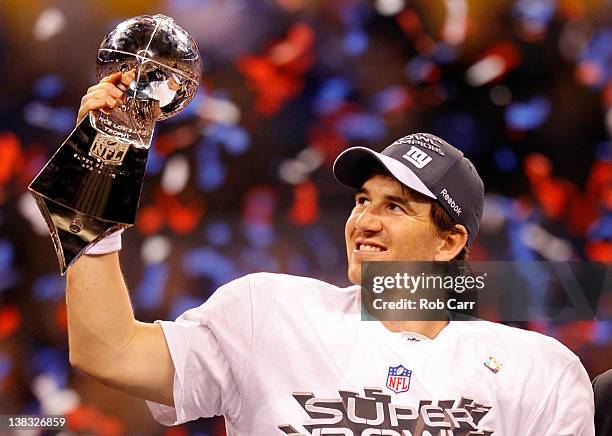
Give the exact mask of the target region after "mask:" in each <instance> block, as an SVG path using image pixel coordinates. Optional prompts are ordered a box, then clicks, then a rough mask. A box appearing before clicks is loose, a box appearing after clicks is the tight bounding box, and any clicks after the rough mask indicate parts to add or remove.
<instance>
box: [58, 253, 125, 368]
mask: <svg viewBox="0 0 612 436" xmlns="http://www.w3.org/2000/svg"><path fill="white" fill-rule="evenodd" d="M66 301H67V306H68V341H69V347H70V362H71V363H72V364H73V365H74V366H76V367H78V368H80V369H81V370H83V371H84V372H87V373H89V374H91V375H94V376H96V377H100V378H102V379H104V378H107V377H109V376H110V375H111V374H108V372H109V371H112V370H113V368H116V366H117V364H119V363H120V362H121V359H122V357H123V356H124V354H125V353H124V352H125V350H126V348H127V346H128V344H129V343H130V340H131V339H132V336H133V335H134V333H135V327H136V321H135V319H134V313H133V311H132V306H131V304H130V298H129V294H128V290H127V288H126V286H125V282H124V280H123V276H122V274H121V269H120V267H119V256H118V253H111V254H106V255H101V256H87V255H85V256H82V257H81V258H80V259H79V260H77V261H76V262H75V263H74V265H73V266H71V267H70V269H69V270H68V280H67V290H66ZM108 363H113V365H108Z"/></svg>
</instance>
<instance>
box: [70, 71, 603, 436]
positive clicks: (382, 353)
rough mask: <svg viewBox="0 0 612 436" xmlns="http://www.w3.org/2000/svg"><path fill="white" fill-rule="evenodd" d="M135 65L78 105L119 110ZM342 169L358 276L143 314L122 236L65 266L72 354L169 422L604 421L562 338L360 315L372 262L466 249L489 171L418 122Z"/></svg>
mask: <svg viewBox="0 0 612 436" xmlns="http://www.w3.org/2000/svg"><path fill="white" fill-rule="evenodd" d="M130 80H132V78H131V77H129V76H128V75H123V76H122V75H121V74H115V75H112V76H109V77H108V78H106V79H104V80H103V81H102V82H101V83H100V84H98V85H95V86H93V87H92V88H90V89H89V91H88V94H87V95H86V96H85V97H84V98H83V101H82V104H81V109H80V111H79V119H81V118H82V117H84V116H85V115H86V114H87V112H88V111H90V110H112V108H113V107H115V106H116V105H117V103H118V99H120V98H121V91H120V89H119V88H118V87H117V86H116V85H119V84H120V83H123V85H128V84H129V82H130ZM118 91H119V92H118ZM334 174H335V176H336V178H337V179H338V180H339V181H341V182H342V183H344V184H346V185H348V186H351V187H353V188H355V189H357V190H358V191H357V194H356V196H355V206H354V208H353V210H352V212H351V214H350V216H349V218H348V220H347V223H346V228H345V237H346V248H347V255H348V275H349V278H350V280H351V281H352V282H353V283H354V284H355V286H351V287H348V288H338V287H336V286H333V285H331V284H328V283H325V282H321V281H318V280H314V279H310V278H303V277H294V276H288V275H283V274H267V273H260V274H252V275H248V276H246V277H242V278H240V279H237V280H235V281H233V282H231V283H228V284H226V285H224V286H222V287H221V288H220V289H218V290H217V291H216V292H215V293H214V295H213V296H212V297H211V298H210V299H209V300H208V301H207V302H206V303H205V304H203V305H202V306H200V307H198V308H194V309H192V310H189V311H187V312H186V313H185V314H183V315H182V316H181V317H180V318H179V319H178V320H177V321H176V322H166V321H161V322H156V323H154V324H147V323H141V322H138V321H136V320H135V319H134V315H133V312H132V308H131V305H130V301H129V296H128V290H127V289H126V286H125V284H124V281H123V278H122V275H121V271H120V267H119V259H118V254H117V251H118V250H119V249H120V235H119V234H115V235H111V236H110V237H108V238H106V239H104V240H102V241H101V242H99V243H98V244H96V245H94V246H93V247H92V248H90V250H89V251H88V254H87V255H85V256H83V257H82V258H81V259H79V261H77V262H76V263H75V264H74V265H73V266H72V267H71V269H70V270H69V271H68V286H67V304H68V325H69V344H70V361H71V363H72V364H73V365H74V366H76V367H78V368H80V369H82V370H83V371H85V372H86V373H89V374H90V375H92V376H93V377H96V378H97V379H98V380H100V381H102V382H103V383H105V384H107V385H109V386H112V387H115V388H117V389H120V390H123V391H125V392H127V393H130V394H133V395H137V396H140V397H142V398H145V399H147V400H148V405H149V407H150V409H151V411H152V413H153V415H154V416H155V418H156V419H157V420H158V421H160V422H162V423H164V424H168V425H171V424H176V423H181V422H185V421H188V420H192V419H197V418H198V417H206V416H213V415H221V414H222V415H224V416H225V419H226V428H227V430H228V434H230V435H264V436H268V435H274V434H291V435H299V434H304V435H306V434H312V435H354V434H356V435H376V434H378V435H402V436H404V435H411V436H415V435H419V436H420V435H445V436H450V435H455V436H456V435H491V434H495V435H520V436H525V435H534V436H535V435H537V436H542V435H551V436H552V435H555V436H558V435H593V432H594V429H593V395H592V390H591V387H590V383H589V379H588V376H587V374H586V372H585V370H584V368H583V367H582V365H581V364H580V361H579V359H578V358H577V357H576V356H575V355H574V354H573V353H572V352H571V351H569V350H568V349H567V348H565V347H564V346H562V345H561V344H559V343H558V342H557V341H555V340H554V339H552V338H548V337H545V336H542V335H540V334H537V333H533V332H527V331H522V330H518V329H513V328H510V327H506V326H503V325H499V324H494V323H489V322H485V321H480V322H473V321H470V322H468V321H465V322H458V321H450V322H449V321H448V320H444V321H382V322H379V321H372V322H366V321H361V317H360V293H359V286H358V285H359V283H360V276H361V262H362V261H365V260H436V261H449V260H452V259H457V258H462V257H465V253H466V249H467V247H468V246H469V245H470V244H471V243H472V241H473V240H474V238H475V237H476V234H477V232H478V227H479V224H480V217H481V213H482V204H483V186H482V181H481V180H480V177H479V176H478V174H477V173H476V170H475V169H474V167H473V166H472V164H471V163H470V162H469V161H468V160H467V159H466V158H465V157H463V154H462V153H461V152H460V151H458V150H457V149H455V148H454V147H452V146H451V145H449V144H447V143H446V142H445V141H443V140H441V139H440V138H437V137H435V136H433V135H428V134H415V135H409V136H406V137H404V138H402V139H400V140H398V141H396V142H395V143H394V144H393V145H391V146H390V147H388V148H387V149H385V151H383V152H382V153H376V152H374V151H372V150H369V149H365V148H362V147H355V148H352V149H349V150H346V151H345V152H344V153H342V154H341V155H340V156H339V157H338V159H337V160H336V162H335V164H334Z"/></svg>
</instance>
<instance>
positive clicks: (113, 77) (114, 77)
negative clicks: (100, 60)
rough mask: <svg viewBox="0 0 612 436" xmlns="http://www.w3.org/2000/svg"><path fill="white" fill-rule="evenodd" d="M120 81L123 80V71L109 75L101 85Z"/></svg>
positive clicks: (101, 81)
mask: <svg viewBox="0 0 612 436" xmlns="http://www.w3.org/2000/svg"><path fill="white" fill-rule="evenodd" d="M119 80H121V71H117V72H116V73H113V74H109V75H108V76H106V77H104V78H103V79H102V80H100V83H103V82H109V83H112V84H115V83H117V82H119Z"/></svg>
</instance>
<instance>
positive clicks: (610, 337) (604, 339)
mask: <svg viewBox="0 0 612 436" xmlns="http://www.w3.org/2000/svg"><path fill="white" fill-rule="evenodd" d="M594 336H595V337H594V338H593V343H595V344H597V345H608V344H610V343H612V321H595V335H594Z"/></svg>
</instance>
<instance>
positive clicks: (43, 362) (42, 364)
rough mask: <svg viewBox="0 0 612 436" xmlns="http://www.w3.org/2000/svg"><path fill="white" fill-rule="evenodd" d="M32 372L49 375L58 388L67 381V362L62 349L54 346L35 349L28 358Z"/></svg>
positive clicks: (63, 385)
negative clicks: (32, 354) (29, 358)
mask: <svg viewBox="0 0 612 436" xmlns="http://www.w3.org/2000/svg"><path fill="white" fill-rule="evenodd" d="M30 363H31V365H32V367H31V370H32V371H33V372H34V374H39V373H45V374H47V375H49V376H51V377H52V378H53V379H54V380H55V382H56V383H57V385H58V386H59V387H60V388H63V387H65V386H66V385H67V383H68V363H67V360H66V355H65V353H64V352H63V351H60V350H58V349H56V348H42V349H38V350H36V351H35V353H34V356H33V358H32V359H31V360H30Z"/></svg>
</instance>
